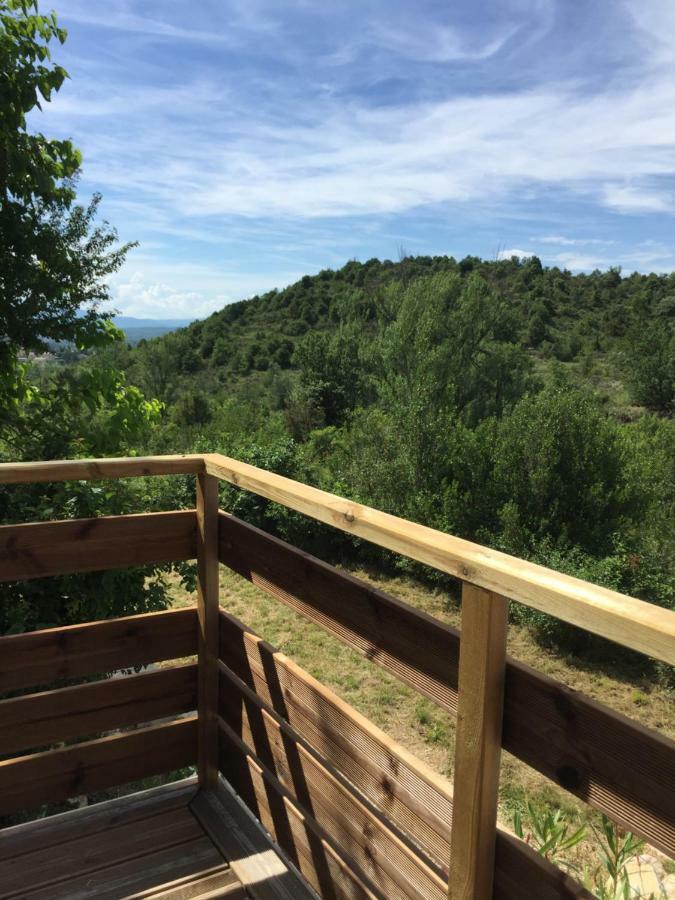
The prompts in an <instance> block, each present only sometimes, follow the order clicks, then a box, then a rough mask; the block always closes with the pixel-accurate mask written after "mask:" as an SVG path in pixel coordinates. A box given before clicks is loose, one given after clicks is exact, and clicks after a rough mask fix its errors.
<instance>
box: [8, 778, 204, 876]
mask: <svg viewBox="0 0 675 900" xmlns="http://www.w3.org/2000/svg"><path fill="white" fill-rule="evenodd" d="M196 791H197V779H196V778H194V777H192V778H183V779H182V780H181V781H173V782H171V783H169V784H163V785H160V786H159V787H154V788H148V789H147V790H144V791H136V792H134V793H133V794H127V795H126V796H124V797H117V798H115V799H113V800H103V801H101V802H100V803H95V804H93V805H92V806H86V807H82V808H81V809H74V810H69V811H68V812H64V813H57V814H56V815H53V816H48V817H47V818H45V819H36V820H34V821H32V822H24V823H22V824H21V825H12V826H10V827H8V828H3V829H2V831H1V832H0V862H1V861H2V860H7V859H12V858H13V857H15V856H18V855H20V854H23V853H26V852H28V850H29V849H30V851H31V852H36V851H38V850H44V849H46V848H47V847H51V846H53V845H55V844H60V843H66V842H67V841H71V840H75V839H76V838H77V837H78V836H79V835H81V834H82V833H85V832H86V833H87V834H100V833H102V832H105V831H107V830H108V829H109V828H115V827H117V825H119V824H120V823H126V824H131V823H132V822H139V821H141V820H142V819H147V818H148V817H150V816H155V815H163V814H165V813H168V812H171V811H172V810H175V809H181V808H184V807H186V806H187V805H188V804H189V803H190V801H191V800H192V798H193V797H194V795H195V793H196Z"/></svg>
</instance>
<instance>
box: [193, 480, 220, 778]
mask: <svg viewBox="0 0 675 900" xmlns="http://www.w3.org/2000/svg"><path fill="white" fill-rule="evenodd" d="M218 569H219V561H218V480H217V479H216V478H213V477H212V476H211V475H203V474H202V475H198V476H197V617H198V621H199V632H198V646H199V742H198V743H199V761H198V775H199V783H200V785H201V786H202V787H203V788H215V786H216V784H217V782H218V722H217V716H218V645H219V631H218V626H219V623H218V609H219V603H218V595H219V588H218Z"/></svg>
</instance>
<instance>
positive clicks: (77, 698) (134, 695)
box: [0, 664, 197, 757]
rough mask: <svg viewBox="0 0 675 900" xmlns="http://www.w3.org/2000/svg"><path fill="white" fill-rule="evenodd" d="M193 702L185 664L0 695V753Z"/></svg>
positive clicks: (137, 720)
mask: <svg viewBox="0 0 675 900" xmlns="http://www.w3.org/2000/svg"><path fill="white" fill-rule="evenodd" d="M196 706H197V666H196V665H194V664H187V665H182V666H171V667H168V668H164V669H159V670H158V671H156V672H144V673H142V674H140V675H129V676H126V677H123V678H108V679H106V680H104V681H96V682H93V683H91V684H81V685H76V686H75V687H67V688H60V689H56V690H52V691H44V692H43V693H40V694H26V695H24V696H22V697H15V698H13V699H11V700H2V701H0V757H1V756H8V755H9V754H17V753H18V752H20V751H26V750H30V749H31V748H37V747H46V746H48V745H49V744H54V743H57V742H59V741H69V740H73V739H75V738H82V737H88V736H90V735H96V734H100V733H101V732H107V731H114V730H115V729H119V728H125V727H127V726H129V725H137V724H141V723H145V722H152V721H153V720H155V719H162V718H169V717H172V716H175V715H178V714H179V713H184V712H190V711H192V710H194V709H196Z"/></svg>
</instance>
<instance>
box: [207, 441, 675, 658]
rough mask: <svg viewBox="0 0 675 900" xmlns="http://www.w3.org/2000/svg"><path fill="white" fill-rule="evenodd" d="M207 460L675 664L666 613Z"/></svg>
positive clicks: (211, 468)
mask: <svg viewBox="0 0 675 900" xmlns="http://www.w3.org/2000/svg"><path fill="white" fill-rule="evenodd" d="M204 461H205V465H206V470H207V472H209V473H210V474H212V475H215V476H218V477H219V478H224V479H225V480H226V481H229V482H230V483H232V484H235V485H237V486H238V487H241V488H245V489H246V490H249V491H253V492H254V493H256V494H259V495H260V496H261V497H266V498H267V499H268V500H273V501H275V502H277V503H281V504H283V505H284V506H287V507H289V508H290V509H294V510H296V511H298V512H301V513H304V514H305V515H308V516H311V517H312V518H314V519H317V520H318V521H320V522H325V523H326V524H328V525H332V526H334V527H335V528H339V529H341V530H342V531H346V532H347V533H349V534H353V535H356V536H357V537H360V538H364V539H365V540H367V541H370V542H371V543H374V544H377V545H378V546H380V547H385V548H386V549H388V550H393V551H394V552H396V553H401V554H403V555H404V556H408V557H410V558H411V559H415V560H417V561H418V562H421V563H424V564H425V565H429V566H432V567H433V568H435V569H438V570H439V571H441V572H447V573H448V574H449V575H454V576H455V577H456V578H461V579H462V580H463V581H470V582H471V583H472V584H475V585H477V586H479V587H483V588H485V589H486V590H490V591H494V592H495V593H497V594H500V595H502V596H505V597H508V598H510V599H511V600H517V601H518V602H520V603H524V604H525V605H526V606H530V607H532V608H533V609H538V610H539V611H540V612H545V613H548V614H549V615H552V616H555V617H556V618H558V619H561V620H562V621H564V622H569V623H570V624H572V625H577V626H578V627H580V628H584V629H586V630H587V631H591V632H593V633H594V634H599V635H602V636H603V637H605V638H608V639H609V640H612V641H616V642H617V643H619V644H622V645H623V646H625V647H630V648H632V649H633V650H639V651H640V652H642V653H646V654H647V655H648V656H651V657H653V658H654V659H660V660H663V661H664V662H667V663H670V664H671V665H675V612H673V611H671V610H666V609H663V608H661V607H658V606H655V605H654V604H652V603H646V602H644V601H642V600H637V599H636V598H634V597H628V596H626V595H624V594H619V593H617V592H616V591H610V590H608V589H607V588H601V587H598V586H597V585H593V584H589V583H588V582H586V581H581V580H580V579H578V578H571V577H570V576H569V575H563V574H561V573H559V572H554V571H553V570H552V569H546V568H544V567H543V566H538V565H535V564H534V563H530V562H526V561H525V560H522V559H517V558H516V557H513V556H508V555H507V554H505V553H500V552H498V551H496V550H491V549H489V548H487V547H482V546H481V545H480V544H474V543H472V542H471V541H466V540H463V539H462V538H457V537H453V536H452V535H448V534H443V533H442V532H439V531H435V530H434V529H433V528H427V527H426V526H424V525H418V524H416V523H414V522H408V521H406V520H405V519H399V518H398V517H396V516H392V515H389V514H388V513H383V512H380V511H379V510H376V509H372V508H371V507H368V506H362V505H361V504H358V503H353V502H352V501H350V500H345V499H344V498H343V497H338V496H336V495H335V494H329V493H327V492H326V491H321V490H318V489H317V488H313V487H310V486H309V485H306V484H300V483H299V482H297V481H292V480H291V479H290V478H285V477H283V476H281V475H276V474H274V473H273V472H267V471H265V470H264V469H258V468H256V467H255V466H250V465H248V464H247V463H242V462H238V461H237V460H234V459H230V458H229V457H225V456H222V455H220V454H206V455H205V457H204Z"/></svg>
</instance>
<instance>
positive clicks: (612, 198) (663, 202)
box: [604, 184, 675, 212]
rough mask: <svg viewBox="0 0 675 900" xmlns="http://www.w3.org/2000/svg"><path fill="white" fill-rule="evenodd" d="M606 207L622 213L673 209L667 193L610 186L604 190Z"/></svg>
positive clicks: (668, 210) (627, 186) (623, 186)
mask: <svg viewBox="0 0 675 900" xmlns="http://www.w3.org/2000/svg"><path fill="white" fill-rule="evenodd" d="M604 199H605V203H606V204H607V205H608V206H612V207H614V208H615V209H618V210H621V211H622V212H672V211H673V209H674V208H675V205H674V203H673V197H672V196H671V194H670V193H669V192H666V191H664V192H662V193H659V192H656V191H651V190H648V189H647V188H640V187H630V186H629V185H620V184H610V185H607V186H606V187H605V189H604Z"/></svg>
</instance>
